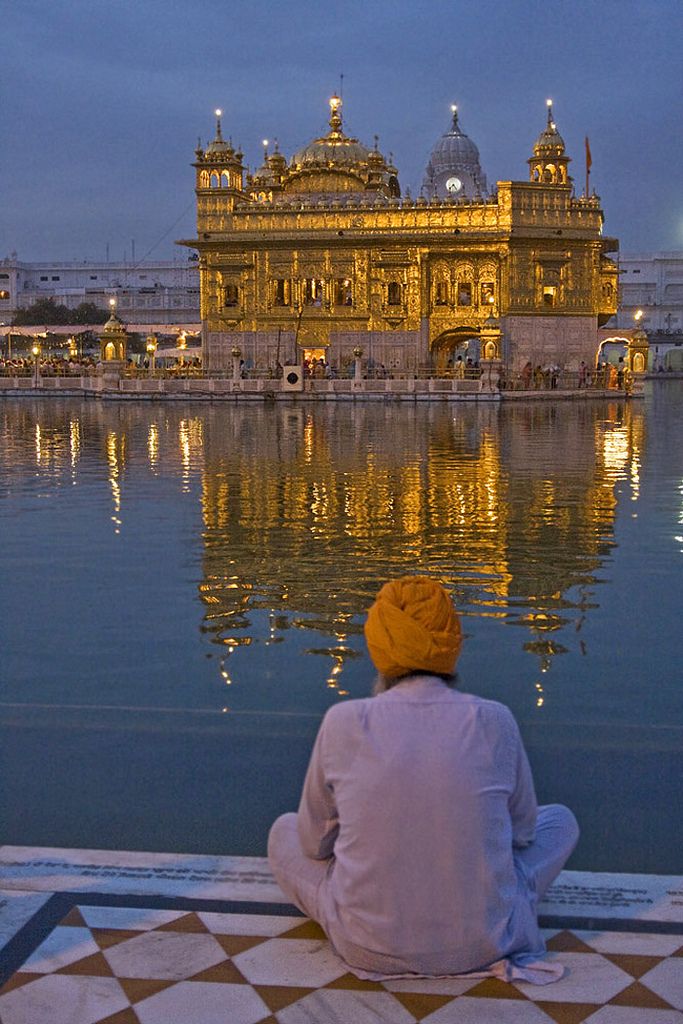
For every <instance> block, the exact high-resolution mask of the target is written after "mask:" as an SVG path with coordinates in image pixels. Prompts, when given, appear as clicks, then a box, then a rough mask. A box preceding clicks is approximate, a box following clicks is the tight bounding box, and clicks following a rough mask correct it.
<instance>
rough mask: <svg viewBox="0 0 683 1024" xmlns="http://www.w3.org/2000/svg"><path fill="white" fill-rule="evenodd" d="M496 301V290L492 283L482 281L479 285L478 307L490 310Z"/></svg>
mask: <svg viewBox="0 0 683 1024" xmlns="http://www.w3.org/2000/svg"><path fill="white" fill-rule="evenodd" d="M495 300H496V289H495V286H494V283H493V281H482V282H481V284H480V285H479V305H480V306H483V307H484V309H487V308H488V309H490V308H492V306H493V304H494V302H495Z"/></svg>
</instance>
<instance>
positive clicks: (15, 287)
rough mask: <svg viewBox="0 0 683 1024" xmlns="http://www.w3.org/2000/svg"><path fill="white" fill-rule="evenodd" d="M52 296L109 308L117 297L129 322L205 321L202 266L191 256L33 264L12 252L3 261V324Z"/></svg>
mask: <svg viewBox="0 0 683 1024" xmlns="http://www.w3.org/2000/svg"><path fill="white" fill-rule="evenodd" d="M47 298H52V299H54V300H55V302H57V303H59V304H60V305H64V306H67V307H68V308H69V309H75V308H76V307H77V306H79V305H80V304H81V303H82V302H93V303H94V304H95V305H96V306H98V307H99V308H100V309H108V308H109V300H110V299H111V298H115V299H116V308H117V311H118V314H119V316H120V317H121V319H122V320H124V321H125V322H128V323H131V322H135V323H149V324H163V323H183V322H193V323H194V322H197V321H198V320H199V270H198V266H197V263H196V262H195V261H194V260H193V259H188V258H187V257H185V256H183V257H178V258H177V259H174V260H168V261H163V262H162V261H157V262H144V263H129V262H118V263H109V262H105V261H102V262H100V263H94V262H86V261H85V260H84V261H83V262H81V263H78V262H59V261H50V262H47V261H46V262H40V263H33V262H27V261H24V260H20V259H19V258H18V256H17V255H16V253H12V254H11V255H10V256H8V257H6V258H5V259H2V260H0V324H2V323H3V322H4V323H6V324H9V323H11V322H12V318H13V317H14V315H15V313H16V311H17V310H18V309H25V308H27V307H28V306H32V305H33V303H34V302H37V301H38V300H40V299H47Z"/></svg>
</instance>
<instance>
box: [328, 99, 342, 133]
mask: <svg viewBox="0 0 683 1024" xmlns="http://www.w3.org/2000/svg"><path fill="white" fill-rule="evenodd" d="M341 105H342V101H341V99H340V98H339V96H337V95H336V93H335V95H334V96H331V97H330V128H331V129H332V131H333V132H338V131H340V129H341V125H342V119H341V114H340V113H339V110H340V108H341Z"/></svg>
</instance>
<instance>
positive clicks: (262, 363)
mask: <svg viewBox="0 0 683 1024" xmlns="http://www.w3.org/2000/svg"><path fill="white" fill-rule="evenodd" d="M341 110H342V102H341V99H340V98H339V97H338V96H333V97H332V99H331V100H330V118H329V131H328V132H327V134H325V135H323V136H321V137H320V138H316V139H314V140H313V141H312V142H310V143H308V144H307V145H305V146H304V147H303V148H302V149H300V150H299V151H298V152H296V153H295V154H294V155H293V156H292V157H291V159H290V160H289V161H288V160H287V159H286V158H285V156H284V155H283V154H282V153H281V152H280V150H279V147H278V146H277V144H276V145H275V146H274V148H273V150H272V152H270V153H269V151H268V146H267V145H264V159H263V164H262V166H261V167H260V168H259V169H258V170H257V171H256V172H255V173H253V174H249V173H247V169H246V166H245V163H244V156H243V154H242V153H241V152H240V151H239V149H236V148H235V147H233V145H232V143H231V142H230V141H228V140H226V139H225V138H224V137H223V134H222V128H221V112H220V111H217V112H216V114H217V124H216V135H215V138H214V139H213V141H212V142H210V143H209V144H208V145H207V146H206V148H202V147H201V145H200V146H199V147H198V148H197V150H196V160H195V162H194V167H195V170H196V196H197V237H196V238H194V239H190V240H185V241H184V242H183V243H182V244H184V245H188V246H191V247H193V248H195V249H197V250H198V252H199V256H200V274H201V318H202V325H203V351H204V363H205V366H206V368H207V369H208V370H209V372H216V371H219V372H220V371H221V370H227V369H228V368H229V367H230V366H231V359H232V357H233V355H234V352H236V351H239V353H240V355H241V356H243V357H244V359H245V361H246V362H247V363H248V365H250V366H253V367H254V368H256V369H259V368H270V369H273V370H275V369H276V368H278V367H279V366H282V365H284V364H286V363H297V364H300V363H301V362H302V361H303V359H304V358H305V357H306V356H307V355H308V356H310V355H315V356H317V357H319V356H323V357H324V359H325V360H326V362H327V363H328V364H329V365H330V366H332V367H334V368H335V371H336V372H339V373H340V374H342V373H344V372H346V370H347V368H348V367H349V366H351V364H352V363H353V360H354V350H356V356H357V350H358V349H362V352H363V359H364V362H365V363H367V365H368V367H369V368H372V366H373V365H374V366H378V367H379V366H382V367H384V368H386V370H387V371H388V372H393V371H398V372H408V373H410V372H415V373H417V372H418V371H425V372H430V371H431V372H435V371H436V372H440V371H442V370H444V369H445V368H446V367H447V366H448V365H451V364H452V363H453V361H454V359H455V358H457V355H461V356H463V357H464V356H467V357H469V358H471V359H472V360H473V361H476V362H481V363H484V364H486V362H488V363H489V365H490V364H491V363H492V362H495V363H499V362H502V363H503V364H504V365H505V366H506V367H508V368H510V369H511V370H517V369H519V368H521V367H522V366H523V365H524V364H525V363H526V362H527V361H529V360H530V361H531V362H532V363H533V365H539V364H540V365H543V366H549V365H557V366H559V367H561V368H566V369H570V370H572V369H578V367H579V364H580V362H581V361H582V360H583V361H585V362H586V364H587V365H589V366H591V365H593V364H594V363H595V358H596V352H597V349H598V334H597V332H598V328H599V327H600V326H601V325H602V324H604V323H605V322H606V321H607V320H608V319H609V317H610V316H612V315H613V314H614V313H615V312H616V308H617V292H618V288H617V267H616V264H615V263H614V262H613V261H612V260H611V259H610V258H609V256H608V253H610V252H614V251H616V249H617V248H618V243H617V241H616V240H615V239H613V238H607V237H604V236H603V233H602V227H603V220H604V217H603V212H602V210H601V207H600V199H599V197H598V196H597V195H595V194H592V195H587V194H585V195H582V196H576V195H575V192H574V187H573V182H572V178H571V177H570V175H569V170H568V166H569V163H570V158H569V157H568V156H567V154H566V150H565V144H564V141H563V139H562V136H561V135H560V133H559V131H558V129H557V125H556V123H555V121H554V119H553V110H552V104H551V102H550V101H548V105H547V123H546V125H545V127H544V129H543V130H542V132H541V134H540V135H539V136H538V139H537V140H536V142H535V144H534V146H533V153H532V156H531V157H530V159H529V180H528V181H511V180H510V181H499V182H497V184H496V186H495V188H492V189H491V190H488V189H487V184H486V176H485V175H484V174H483V172H482V170H481V167H480V165H479V154H478V150H477V147H476V146H475V145H474V143H473V142H472V141H471V140H470V139H469V138H468V136H467V135H465V134H464V132H463V131H462V129H461V127H460V124H459V121H458V111H457V108H455V107H453V108H452V124H451V126H450V128H449V130H448V131H447V132H445V133H444V135H443V136H442V137H441V138H440V139H439V140H438V141H437V143H436V144H435V146H434V149H433V151H432V154H431V157H430V159H429V162H428V164H427V168H426V171H425V177H424V184H423V188H422V193H421V195H420V196H419V197H417V198H415V199H413V198H410V196H409V195H408V194H405V195H402V194H401V187H400V185H399V178H398V171H397V169H396V168H395V167H394V166H393V163H392V160H391V159H387V158H385V156H384V155H383V154H382V153H381V152H380V150H379V148H378V144H377V138H375V144H374V147H371V148H370V147H366V146H365V145H363V144H362V143H361V142H359V141H358V139H355V138H353V137H351V136H350V135H347V134H346V133H345V131H344V128H343V122H342V113H341Z"/></svg>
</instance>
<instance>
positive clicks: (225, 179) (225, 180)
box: [221, 171, 230, 188]
mask: <svg viewBox="0 0 683 1024" xmlns="http://www.w3.org/2000/svg"><path fill="white" fill-rule="evenodd" d="M221 188H230V175H229V174H228V172H227V171H221Z"/></svg>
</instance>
